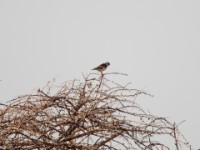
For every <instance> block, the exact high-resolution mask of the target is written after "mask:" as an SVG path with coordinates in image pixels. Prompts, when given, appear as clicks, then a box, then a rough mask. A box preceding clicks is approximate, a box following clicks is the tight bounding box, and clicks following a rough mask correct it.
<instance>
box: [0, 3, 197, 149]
mask: <svg viewBox="0 0 200 150" xmlns="http://www.w3.org/2000/svg"><path fill="white" fill-rule="evenodd" d="M106 61H109V62H110V63H111V66H110V67H109V68H108V70H107V72H115V71H117V72H122V73H127V74H128V75H129V76H128V77H119V78H115V79H117V81H118V82H124V81H127V82H132V86H133V87H135V88H138V89H142V90H145V91H147V92H149V93H150V94H153V95H154V97H153V98H151V97H147V96H145V97H141V98H139V99H138V101H139V102H140V103H141V104H142V105H143V106H144V107H145V108H147V109H148V110H149V111H151V112H152V113H153V114H155V115H157V116H164V117H167V118H168V119H169V120H171V121H172V122H173V121H176V122H177V123H179V122H181V121H183V120H186V122H184V124H183V125H182V126H181V130H182V132H183V134H184V135H185V137H187V138H188V139H189V141H190V142H191V144H192V145H193V147H194V148H200V144H199V141H200V140H199V135H200V128H199V127H200V117H199V115H200V109H199V107H200V1H198V0H187V1H186V0H177V1H174V0H167V1H160V0H152V1H148V0H146V1H143V0H138V1H135V0H130V1H128V0H123V1H122V0H120V1H119V0H98V1H97V0H84V1H83V0H63V1H61V0H54V1H52V0H28V1H27V0H0V80H2V81H1V82H0V102H5V101H7V100H10V99H12V98H14V97H16V96H18V95H22V94H26V93H30V92H32V91H33V90H34V89H35V88H38V87H43V86H44V85H45V84H46V82H47V81H49V80H51V79H52V78H54V77H56V78H57V80H58V82H63V81H66V80H72V79H74V78H81V74H82V73H90V72H92V71H91V69H92V68H94V67H95V66H97V65H99V64H100V63H103V62H106Z"/></svg>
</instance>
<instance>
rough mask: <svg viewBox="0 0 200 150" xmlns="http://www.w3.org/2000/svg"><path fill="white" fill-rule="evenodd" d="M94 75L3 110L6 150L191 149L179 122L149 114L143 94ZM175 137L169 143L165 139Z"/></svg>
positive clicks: (0, 121)
mask: <svg viewBox="0 0 200 150" xmlns="http://www.w3.org/2000/svg"><path fill="white" fill-rule="evenodd" d="M108 75H111V77H112V75H114V74H106V75H100V76H99V75H97V74H89V75H88V76H86V77H84V81H79V80H73V81H69V82H66V83H64V84H63V85H62V86H60V87H56V86H55V85H54V82H50V83H49V84H48V85H47V86H46V87H45V88H44V89H42V90H40V89H39V90H38V91H37V92H35V94H29V95H24V96H20V97H18V98H16V99H14V100H13V101H11V102H9V104H8V105H4V106H2V107H1V109H0V146H1V148H2V149H73V150H97V149H101V150H104V149H111V150H117V149H121V150H123V149H124V150H153V149H163V150H164V149H176V150H180V149H186V148H187V149H190V146H189V143H187V142H186V140H185V139H184V137H183V136H182V135H181V134H180V132H179V130H178V126H177V125H176V124H175V123H171V122H169V121H168V120H167V119H166V118H163V117H157V116H154V115H151V114H149V113H146V112H145V111H144V110H143V109H142V108H141V107H140V106H139V105H138V104H137V102H136V97H137V96H138V95H141V94H146V95H149V94H147V93H145V92H143V91H140V90H137V89H129V88H128V87H127V86H122V85H119V84H117V83H115V82H113V81H110V80H109V79H108V78H107V76H108ZM160 138H162V139H163V138H164V139H166V140H168V141H171V144H169V145H167V144H166V143H165V142H161V141H160V140H159V139H160Z"/></svg>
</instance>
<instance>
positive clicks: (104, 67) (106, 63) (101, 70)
mask: <svg viewBox="0 0 200 150" xmlns="http://www.w3.org/2000/svg"><path fill="white" fill-rule="evenodd" d="M109 65H110V63H109V62H105V63H103V64H101V65H99V66H97V67H96V68H94V69H92V70H97V71H99V72H101V73H102V72H103V71H104V70H106V68H107V67H108V66H109Z"/></svg>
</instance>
